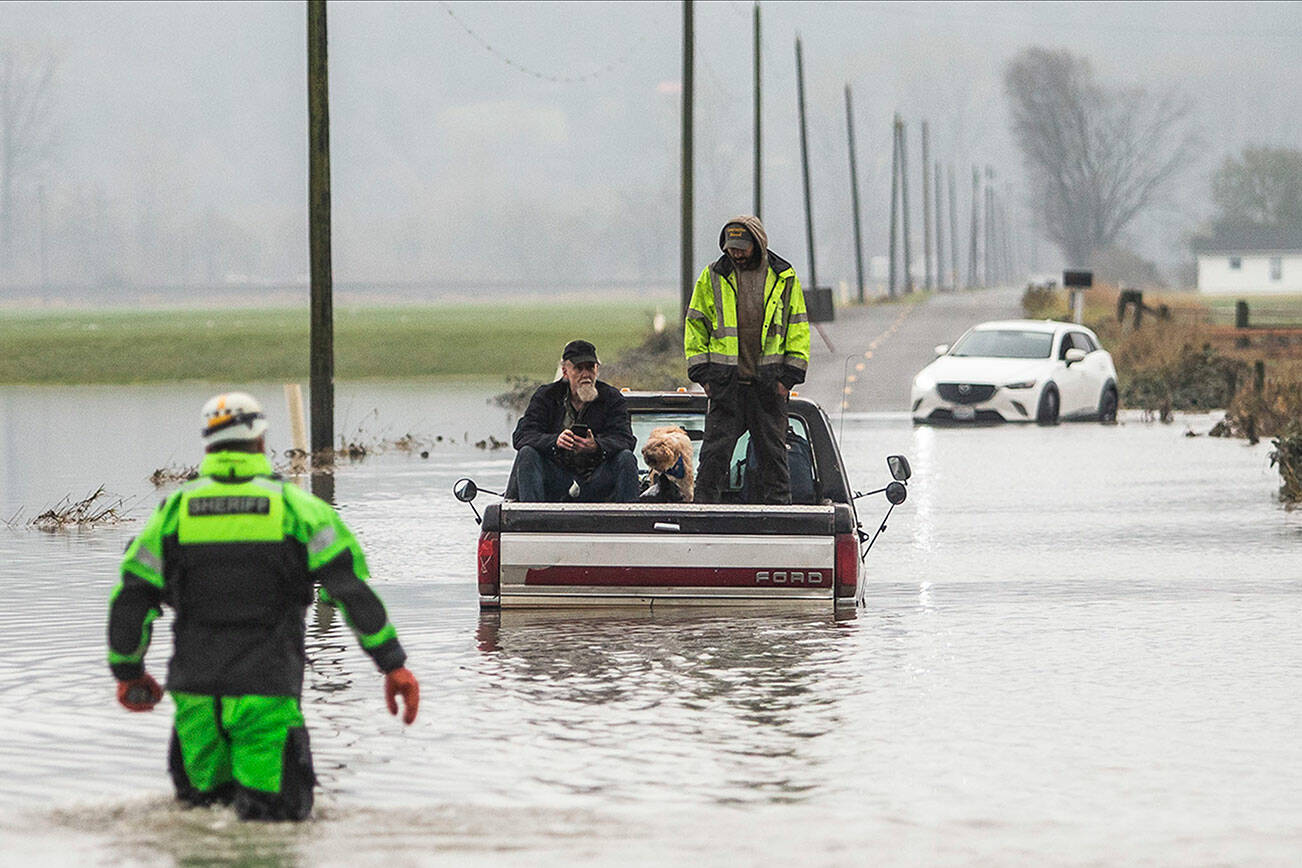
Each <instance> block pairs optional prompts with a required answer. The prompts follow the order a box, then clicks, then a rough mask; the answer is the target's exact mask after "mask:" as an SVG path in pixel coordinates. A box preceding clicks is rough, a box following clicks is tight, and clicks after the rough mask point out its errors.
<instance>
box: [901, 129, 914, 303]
mask: <svg viewBox="0 0 1302 868" xmlns="http://www.w3.org/2000/svg"><path fill="white" fill-rule="evenodd" d="M899 129H900V220H901V225H900V234H901V235H902V236H903V238H904V244H903V247H904V291H905V292H913V253H912V250H911V248H910V245H909V234H910V233H909V137H908V135H907V133H908V130H907V129H906V128H905V126H904V121H903V120H901V121H900V128H899Z"/></svg>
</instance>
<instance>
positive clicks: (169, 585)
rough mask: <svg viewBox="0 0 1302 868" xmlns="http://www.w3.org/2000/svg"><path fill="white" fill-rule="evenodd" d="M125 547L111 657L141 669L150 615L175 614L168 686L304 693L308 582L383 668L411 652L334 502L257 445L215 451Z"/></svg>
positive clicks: (112, 617) (121, 669)
mask: <svg viewBox="0 0 1302 868" xmlns="http://www.w3.org/2000/svg"><path fill="white" fill-rule="evenodd" d="M199 473H200V476H199V478H198V479H195V480H194V481H192V482H189V483H187V484H186V485H183V486H182V487H181V488H180V489H179V490H177V491H176V492H174V493H173V494H172V495H171V496H169V497H168V498H167V499H166V500H164V501H163V503H162V504H161V505H160V506H159V507H158V509H156V510H154V513H153V515H151V516H150V517H149V521H148V522H147V523H146V524H145V527H144V529H143V530H142V531H141V533H140V535H139V536H137V537H136V538H135V539H134V540H132V541H131V543H130V544H129V545H128V546H127V551H126V555H125V556H124V557H123V559H122V580H121V581H120V582H119V583H118V585H117V587H116V588H114V590H113V595H112V598H111V600H110V602H109V622H108V640H109V655H108V656H109V667H110V668H111V669H112V670H113V675H114V676H115V677H116V678H118V679H119V680H128V679H132V678H137V677H139V676H140V675H141V673H143V672H144V656H145V651H146V650H148V648H149V640H150V637H151V635H152V625H153V622H154V619H155V618H157V617H158V616H159V615H160V614H161V613H162V608H161V606H162V605H163V604H166V605H168V606H169V607H171V608H172V609H173V610H174V611H175V613H176V619H175V622H174V624H173V627H172V632H173V634H174V648H173V653H172V659H171V662H170V663H169V664H168V670H167V687H168V689H169V690H179V691H183V692H187V693H203V694H210V695H215V696H243V695H259V696H299V695H300V694H301V692H302V689H303V667H304V662H305V651H304V631H305V626H304V614H305V612H306V609H307V606H308V604H310V603H311V602H312V593H313V587H314V585H315V584H320V586H321V588H322V591H323V596H324V597H325V598H326V599H327V600H328V601H329V602H332V603H334V604H336V605H337V606H338V607H339V608H340V610H341V611H342V613H343V615H344V619H345V620H346V621H347V623H348V624H349V626H351V627H352V629H353V632H354V633H355V634H356V635H357V638H358V641H359V642H360V643H361V646H362V648H363V649H364V650H365V651H366V653H367V654H369V655H370V656H371V658H372V659H373V660H374V661H375V663H376V665H377V666H379V667H380V669H381V670H382V671H384V672H388V671H390V670H393V669H397V668H398V667H400V666H402V665H403V664H404V663H405V662H406V659H407V654H406V652H404V651H403V650H402V646H401V645H400V644H399V643H398V635H397V633H396V632H395V631H394V629H393V626H392V625H391V624H390V623H389V618H388V615H387V614H386V612H385V610H384V604H383V603H381V602H380V598H379V597H377V596H376V594H375V592H374V591H373V590H371V587H370V585H369V584H367V579H368V578H369V577H370V573H369V572H368V571H367V568H366V559H365V558H364V557H363V555H362V550H361V547H360V546H359V545H358V544H357V540H356V539H355V538H354V537H353V534H352V533H351V532H350V531H349V530H348V528H347V527H346V526H345V525H344V523H343V521H342V520H341V519H340V518H339V515H338V513H336V512H335V511H334V509H333V508H332V507H331V506H330V504H328V503H326V502H325V501H323V500H321V499H320V498H317V497H314V496H313V495H311V494H308V493H306V492H304V491H303V490H301V489H299V488H298V487H297V486H295V485H293V484H290V483H286V482H283V481H281V480H279V479H277V478H275V477H274V475H273V473H272V469H271V462H269V461H268V460H267V457H266V456H265V455H262V454H251V453H246V452H212V453H209V454H208V455H206V456H205V457H204V460H203V464H202V465H201V466H200V468H199Z"/></svg>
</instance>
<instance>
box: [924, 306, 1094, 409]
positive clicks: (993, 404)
mask: <svg viewBox="0 0 1302 868" xmlns="http://www.w3.org/2000/svg"><path fill="white" fill-rule="evenodd" d="M936 356H937V358H936V359H935V361H933V362H932V363H931V364H929V365H927V366H926V367H925V368H923V369H922V370H921V371H920V372H919V373H918V375H917V376H916V377H914V378H913V391H912V395H911V397H910V404H911V406H912V412H913V421H914V422H918V423H930V424H949V423H970V422H1039V423H1041V424H1044V425H1052V424H1055V423H1056V422H1058V420H1059V419H1097V420H1098V421H1100V422H1113V421H1116V418H1117V369H1116V368H1115V367H1113V365H1112V356H1111V355H1109V354H1108V351H1107V350H1105V349H1102V348H1101V347H1100V346H1099V339H1098V335H1096V334H1094V332H1092V331H1090V330H1089V329H1087V328H1085V327H1084V326H1081V325H1076V324H1075V323H1067V322H1054V321H1052V320H1004V321H1000V322H985V323H981V324H980V325H976V326H973V327H972V328H970V329H968V330H967V331H966V332H965V333H964V334H963V336H962V337H961V338H959V339H958V341H957V342H955V344H954V345H953V346H952V347H951V346H946V345H944V344H942V345H940V346H938V347H936Z"/></svg>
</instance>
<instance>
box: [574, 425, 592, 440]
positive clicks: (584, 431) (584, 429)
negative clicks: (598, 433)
mask: <svg viewBox="0 0 1302 868" xmlns="http://www.w3.org/2000/svg"><path fill="white" fill-rule="evenodd" d="M570 432H571V433H573V434H574V436H575V437H578V438H580V439H582V440H587V439H588V437H589V436H591V434H592V429H591V428H589V427H588V426H587V425H571V426H570Z"/></svg>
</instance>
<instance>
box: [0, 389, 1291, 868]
mask: <svg viewBox="0 0 1302 868" xmlns="http://www.w3.org/2000/svg"><path fill="white" fill-rule="evenodd" d="M129 391H132V390H129ZM204 391H206V390H203V389H199V390H198V393H199V399H198V401H197V402H196V401H193V400H190V398H191V397H193V396H188V395H187V396H182V397H184V398H185V400H184V401H182V400H180V399H176V398H175V396H172V395H170V394H169V393H166V392H165V391H156V390H142V392H141V400H140V401H139V402H137V401H135V400H130V401H126V402H125V403H126V405H128V406H146V407H150V408H151V411H150V412H153V411H154V410H163V409H166V408H167V407H168V406H170V404H171V402H173V401H175V403H177V404H178V405H182V404H183V405H184V413H185V414H189V413H191V412H192V411H193V410H194V407H196V406H198V405H199V404H201V403H202V398H203V397H204V395H203V394H202V392H204ZM382 391H383V390H381V392H382ZM97 395H98V393H93V392H91V393H88V392H86V391H83V390H69V391H68V392H61V391H60V390H49V391H47V392H41V393H40V394H25V395H22V396H19V398H18V399H15V397H14V395H13V394H12V392H5V390H0V410H3V411H4V413H5V416H4V418H3V419H0V431H5V432H7V434H5V435H4V439H3V440H2V441H0V453H3V454H0V462H2V466H3V467H4V468H5V469H4V471H3V472H4V476H3V477H0V481H3V483H4V489H3V490H0V502H3V503H4V504H6V505H7V506H9V505H12V504H15V503H20V504H40V503H44V502H47V501H49V500H53V499H56V498H57V497H59V496H62V495H63V494H66V493H67V492H68V491H75V490H77V489H78V488H79V487H81V486H83V485H89V484H91V483H94V484H98V483H99V482H104V481H112V482H114V483H115V490H116V491H117V492H118V493H120V494H123V495H127V496H134V497H137V498H139V500H140V502H141V507H140V510H139V512H138V513H137V518H139V517H143V515H144V513H145V511H146V508H147V506H148V505H149V504H152V502H153V501H154V500H155V499H156V498H157V496H158V495H157V494H156V493H155V492H154V491H153V489H152V487H151V486H149V485H148V483H147V482H145V481H144V480H145V476H147V474H148V472H149V470H151V469H152V468H154V467H156V466H160V465H162V464H165V463H167V462H168V461H169V460H190V459H192V457H193V456H192V453H193V452H197V450H196V449H194V448H193V447H194V444H193V443H191V442H190V441H189V436H190V431H191V429H192V428H193V427H194V426H192V425H188V424H187V425H181V426H180V428H181V429H182V432H181V434H180V435H178V436H174V435H173V432H171V430H170V428H167V426H161V427H160V426H158V425H157V424H156V423H157V419H156V418H151V419H148V420H146V419H135V418H129V419H126V420H124V421H123V430H126V431H130V432H133V434H134V437H133V439H129V440H126V441H116V442H113V443H104V442H103V441H99V442H96V443H94V444H90V445H88V446H87V448H86V449H84V450H78V449H75V448H72V446H74V445H75V444H77V443H79V442H80V441H81V439H83V438H84V434H83V433H80V432H79V431H72V430H65V429H66V427H67V426H69V425H71V424H72V420H75V419H76V418H78V413H79V412H80V409H79V405H84V404H86V402H87V401H90V402H91V403H93V402H94V401H95V400H101V399H102V396H100V397H97ZM394 395H395V397H393V399H392V400H391V401H390V402H389V403H387V404H385V406H386V408H388V409H387V410H386V412H388V413H391V414H392V424H393V425H394V426H395V428H398V429H405V428H408V427H411V426H412V424H413V422H414V420H415V419H416V418H417V415H418V414H426V413H429V412H432V410H431V408H437V407H438V406H439V396H438V395H437V394H431V395H420V396H418V397H416V398H412V397H410V396H409V395H407V394H406V393H405V392H401V391H396V390H395V392H394ZM445 397H446V396H445ZM483 397H484V395H482V394H479V395H475V396H472V397H469V398H464V401H463V403H464V406H452V409H451V410H449V411H447V412H449V413H450V414H452V415H453V416H459V417H460V418H468V417H472V416H474V414H475V413H479V412H484V413H485V414H486V415H485V417H484V425H483V427H481V428H480V429H479V431H477V432H476V436H483V435H486V434H489V433H494V434H495V436H498V437H499V438H500V437H504V436H505V435H506V429H507V428H509V425H508V423H507V421H506V420H504V419H498V420H497V421H493V420H492V419H491V418H489V416H491V415H492V412H495V411H491V410H490V411H481V410H480V409H478V404H479V403H483ZM386 400H387V399H386ZM456 400H459V399H455V396H453V397H450V398H447V401H446V403H449V404H451V405H455V404H456ZM476 402H478V403H476ZM192 405H193V406H192ZM15 408H17V409H15ZM404 408H406V409H404ZM177 412H178V413H180V410H178V411H177ZM404 413H406V414H408V415H403V414H404ZM177 418H178V419H182V420H184V419H185V418H189V416H188V415H178V416H177ZM273 421H274V420H273ZM493 425H497V426H498V427H497V428H493V427H492V426H493ZM1186 425H1187V426H1189V427H1191V428H1194V429H1196V430H1197V429H1201V430H1206V428H1207V427H1209V426H1210V420H1206V419H1205V418H1204V417H1190V418H1188V419H1185V420H1182V422H1181V423H1180V424H1177V425H1176V426H1160V425H1145V424H1140V423H1139V422H1138V420H1137V419H1134V418H1129V419H1126V420H1125V424H1122V425H1119V426H1116V427H1111V428H1104V427H1099V426H1092V425H1086V426H1068V425H1064V426H1060V427H1057V428H1016V429H1011V428H1010V429H998V428H996V429H979V430H935V429H928V428H913V427H912V426H911V425H910V424H909V423H908V420H907V419H904V418H902V417H897V416H861V417H847V419H846V421H845V429H844V451H845V456H846V461H847V466H848V468H849V473H850V477H851V482H852V484H853V485H854V486H855V487H856V488H859V489H868V488H872V487H877V486H878V485H880V484H883V483H884V482H885V479H884V475H885V471H884V468H883V464H882V456H883V455H885V454H887V453H891V452H900V453H903V454H905V455H907V456H909V458H910V460H911V462H912V463H913V466H914V477H913V479H912V481H911V482H910V486H909V488H910V497H909V500H908V501H906V502H905V503H904V504H903V505H901V506H900V507H899V508H897V509H896V511H895V513H894V514H893V515H892V517H891V521H890V526H889V529H888V531H887V532H886V533H885V534H884V535H883V536H882V538H881V539H880V540H879V541H878V542H877V544H876V546H875V547H874V549H873V551H872V553H871V554H870V556H869V558H868V562H867V565H866V566H867V570H868V575H869V586H868V593H867V606H866V608H865V609H863V610H860V611H859V612H858V613H857V617H853V618H850V619H848V620H841V621H838V620H836V619H835V618H833V616H832V614H831V612H816V611H809V610H795V611H780V612H774V613H768V614H764V615H750V614H745V613H736V612H729V613H723V612H719V611H714V610H711V611H709V612H691V611H676V610H668V611H665V610H657V611H656V612H654V613H652V612H650V611H643V610H618V611H606V612H599V611H591V612H565V611H546V612H516V611H510V610H508V611H506V612H502V613H500V614H499V613H485V614H481V613H480V612H479V611H478V606H477V602H476V596H475V584H474V574H473V571H474V557H473V552H474V545H475V539H476V536H477V533H478V528H477V527H476V526H475V523H474V520H473V518H472V516H471V513H470V510H469V509H467V508H466V506H465V505H463V504H460V503H457V502H456V501H455V500H453V498H452V496H451V493H450V489H451V485H452V482H453V481H454V480H455V479H456V478H458V477H460V476H465V475H469V476H472V477H473V478H475V479H476V481H477V482H480V483H482V484H483V485H484V486H486V487H488V488H498V487H499V486H500V485H501V484H502V483H503V481H504V480H505V478H506V475H507V472H508V471H509V468H510V460H511V455H510V454H509V452H498V453H493V452H487V451H480V450H476V449H474V448H473V447H471V446H466V445H464V444H459V445H456V446H451V447H447V448H442V449H441V450H434V451H433V452H432V454H431V455H430V457H429V458H428V459H421V458H420V457H419V456H417V455H410V454H390V455H382V456H379V457H378V458H374V459H368V460H367V461H365V462H362V463H358V464H347V463H345V464H341V465H340V466H339V467H338V468H337V469H336V472H335V474H334V475H333V476H332V477H330V479H331V481H332V482H333V484H334V492H333V499H334V501H335V502H336V503H337V504H338V506H339V508H340V510H341V512H342V514H343V515H344V517H345V519H346V520H347V521H348V522H349V524H350V525H351V526H352V527H353V528H354V529H355V530H356V532H357V533H358V536H359V538H360V539H361V541H362V545H363V546H364V547H365V549H366V552H367V559H368V563H369V566H370V568H371V572H372V575H373V579H372V580H373V582H374V583H375V585H376V588H377V590H378V591H379V593H380V594H381V595H382V596H383V598H384V600H385V602H386V604H387V605H388V607H389V609H390V613H391V615H392V617H393V621H394V623H395V624H396V625H397V627H398V630H399V633H400V636H401V638H402V641H403V644H404V645H405V646H406V647H407V649H408V652H409V653H410V655H411V660H410V666H411V668H412V669H413V670H414V671H415V672H416V673H417V674H418V675H419V677H420V678H421V681H422V704H421V716H420V719H419V720H418V721H417V722H416V724H415V725H413V726H412V727H409V728H407V727H403V726H402V724H401V723H400V722H398V721H396V720H395V719H394V718H392V717H390V716H389V715H388V713H387V711H386V710H385V708H384V700H383V695H382V678H381V676H380V674H379V673H378V672H377V671H375V669H374V667H373V665H372V664H371V663H370V662H369V660H368V658H366V657H365V655H364V654H363V653H362V652H361V651H360V650H359V649H358V648H357V647H356V643H355V641H354V640H353V638H352V636H351V634H350V631H349V629H348V626H347V625H346V624H344V623H343V622H342V619H340V618H338V617H337V615H336V613H335V612H334V610H333V609H331V608H330V607H325V606H322V607H314V608H313V609H311V610H309V613H308V619H309V621H308V655H309V669H308V673H307V680H306V684H305V692H304V706H305V713H306V715H307V719H308V725H309V727H310V730H311V734H312V745H313V751H314V753H315V756H316V759H317V769H318V774H319V775H320V778H321V788H320V792H319V798H318V810H317V813H316V819H315V821H314V822H313V823H311V824H308V825H307V826H304V827H274V826H246V825H240V824H237V823H234V822H233V821H232V820H231V818H230V815H229V813H228V812H225V811H221V810H202V811H182V810H179V809H177V808H176V807H175V806H174V805H173V804H172V802H171V799H170V798H169V784H168V781H167V778H166V773H165V768H164V757H165V750H166V742H167V736H168V728H169V725H170V721H169V714H170V711H169V709H170V701H167V700H165V701H164V703H163V705H162V706H160V709H159V711H158V712H156V713H154V714H144V715H130V714H127V713H126V712H123V711H121V710H120V709H119V708H118V707H117V706H116V704H115V703H114V702H113V699H112V684H111V681H110V678H109V675H108V672H107V667H106V666H105V664H104V662H103V655H104V651H103V631H104V623H103V621H104V613H105V604H106V599H107V595H108V592H109V589H110V588H111V586H112V584H113V580H114V576H113V571H114V568H115V565H116V563H117V560H118V558H119V557H120V554H121V551H122V548H123V545H124V544H125V542H126V540H127V539H128V538H129V537H130V535H131V534H132V533H134V532H135V526H136V525H137V522H131V523H127V524H123V525H120V526H110V527H103V528H95V529H90V530H85V531H81V532H73V533H59V534H43V533H36V532H31V531H27V530H24V529H21V528H0V559H2V561H0V562H3V564H4V567H3V580H4V586H5V593H6V603H7V605H6V606H5V607H3V608H0V635H3V636H4V637H5V640H4V649H5V653H4V654H3V655H0V732H3V734H4V738H3V739H0V768H4V769H5V772H4V774H3V775H2V776H0V848H3V851H4V852H5V854H6V857H8V858H9V859H10V860H17V859H22V858H23V857H24V856H27V857H30V861H41V860H44V861H49V860H50V859H51V858H54V860H55V861H63V862H66V863H73V862H84V863H103V862H109V863H118V862H132V863H141V864H199V863H209V862H212V861H221V862H229V861H236V862H245V863H249V864H266V865H296V864H303V865H317V864H344V863H349V864H352V863H354V862H356V861H357V860H359V859H360V860H361V861H362V862H363V863H364V864H371V863H379V862H397V863H400V864H415V863H420V862H425V861H430V860H432V859H438V858H450V859H459V860H463V861H472V862H487V861H490V860H491V861H494V862H498V861H503V860H505V861H515V862H518V863H521V864H540V863H542V864H547V863H551V864H571V863H573V862H585V861H586V862H590V861H600V862H609V861H611V859H612V857H616V858H621V859H627V860H631V861H634V862H641V863H647V862H666V861H684V862H687V861H691V862H694V863H697V862H724V861H727V862H730V863H731V862H742V863H747V862H749V863H765V864H772V863H774V862H784V861H795V860H801V861H802V862H814V863H823V864H846V863H860V862H865V861H868V862H906V863H919V862H923V863H933V862H959V863H972V862H1005V861H1030V862H1041V861H1102V862H1123V861H1124V862H1177V863H1189V862H1194V863H1205V862H1221V863H1225V862H1236V863H1237V862H1267V863H1285V862H1292V861H1295V860H1296V857H1297V855H1298V854H1299V853H1302V820H1299V819H1298V818H1299V817H1302V795H1300V794H1299V791H1298V788H1297V787H1296V785H1295V783H1294V780H1293V778H1294V777H1295V776H1294V775H1291V774H1288V773H1284V772H1285V771H1286V770H1292V769H1296V768H1299V767H1302V745H1300V744H1299V741H1298V739H1297V737H1296V722H1297V720H1298V718H1299V711H1300V710H1302V700H1300V699H1299V697H1300V696H1302V659H1300V658H1302V655H1300V654H1299V652H1298V650H1297V643H1296V639H1295V637H1296V635H1297V630H1298V627H1299V623H1298V614H1299V612H1300V611H1302V607H1300V605H1299V603H1300V602H1302V582H1300V581H1299V580H1300V579H1302V569H1300V568H1299V561H1298V558H1297V547H1298V543H1299V539H1302V511H1295V512H1290V511H1287V510H1284V509H1283V508H1281V507H1280V506H1279V504H1278V503H1277V502H1276V501H1275V500H1274V498H1273V494H1274V490H1275V488H1276V487H1277V486H1278V478H1277V476H1276V475H1275V472H1274V471H1273V470H1271V469H1270V468H1269V465H1268V461H1267V459H1266V451H1267V449H1268V446H1267V445H1266V444H1262V445H1260V446H1258V447H1247V446H1245V445H1243V444H1242V443H1241V442H1234V441H1219V440H1211V439H1208V438H1206V437H1198V438H1185V437H1184V436H1183V434H1184V427H1185V426H1186ZM165 428H167V430H164V429H165ZM15 431H34V432H36V436H23V437H15V435H14V432H15ZM123 442H130V443H131V444H132V445H131V449H130V451H129V452H128V453H125V454H124V452H123V450H124V447H123V446H122V443H123ZM47 468H50V472H48V473H47V472H46V469H47ZM142 468H143V470H142ZM861 504H862V506H861V514H862V518H863V520H864V523H865V525H866V526H868V527H869V528H870V529H871V528H872V527H873V525H874V522H876V521H877V520H878V519H879V518H880V515H881V514H882V513H884V511H885V504H884V502H880V498H870V499H868V500H866V501H861ZM168 625H169V621H168V619H167V618H164V619H163V620H161V621H160V622H159V623H158V625H157V626H156V630H155V636H156V638H155V645H154V650H153V651H152V652H151V654H150V656H149V661H148V662H149V665H150V668H151V669H152V670H153V671H155V672H159V671H161V670H162V668H163V663H164V661H165V659H166V653H167V652H166V644H167V638H168ZM51 853H54V854H56V855H55V856H54V857H51V855H50V854H51ZM1009 854H1018V855H1017V856H1014V857H1012V859H1011V860H1010V857H1009Z"/></svg>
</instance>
